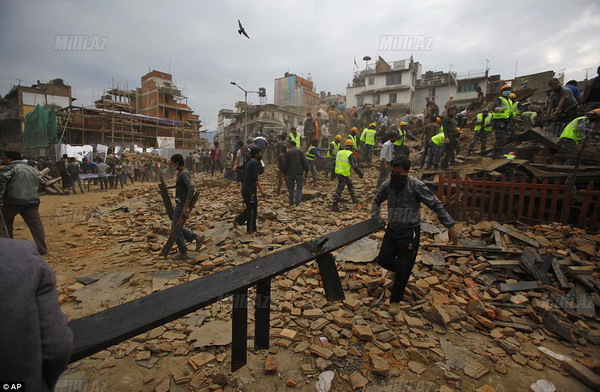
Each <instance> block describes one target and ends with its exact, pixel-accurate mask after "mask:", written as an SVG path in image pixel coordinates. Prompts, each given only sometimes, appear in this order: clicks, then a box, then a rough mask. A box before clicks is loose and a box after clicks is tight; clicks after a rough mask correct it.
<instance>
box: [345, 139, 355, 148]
mask: <svg viewBox="0 0 600 392" xmlns="http://www.w3.org/2000/svg"><path fill="white" fill-rule="evenodd" d="M346 145H347V146H353V145H354V142H353V141H352V140H350V139H346Z"/></svg>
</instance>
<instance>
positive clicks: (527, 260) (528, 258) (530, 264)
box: [521, 247, 552, 285]
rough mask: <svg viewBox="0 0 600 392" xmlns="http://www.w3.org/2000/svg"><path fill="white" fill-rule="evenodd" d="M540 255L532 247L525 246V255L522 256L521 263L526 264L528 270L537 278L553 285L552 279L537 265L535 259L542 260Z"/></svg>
mask: <svg viewBox="0 0 600 392" xmlns="http://www.w3.org/2000/svg"><path fill="white" fill-rule="evenodd" d="M541 260H542V259H541V258H540V255H539V254H538V253H537V252H536V251H535V250H534V249H532V248H529V247H527V248H525V250H523V256H522V257H521V264H523V266H525V268H526V269H527V272H529V273H530V274H531V276H533V278H534V279H535V280H541V281H542V282H543V283H544V284H547V285H551V284H552V281H551V280H550V279H549V278H548V276H547V275H546V274H542V273H541V272H540V270H539V269H538V268H537V267H536V266H535V261H541Z"/></svg>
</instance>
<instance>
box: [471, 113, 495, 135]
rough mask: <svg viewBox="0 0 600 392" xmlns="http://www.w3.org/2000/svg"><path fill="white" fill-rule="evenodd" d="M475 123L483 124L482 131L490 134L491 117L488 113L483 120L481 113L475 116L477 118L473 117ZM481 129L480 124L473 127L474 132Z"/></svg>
mask: <svg viewBox="0 0 600 392" xmlns="http://www.w3.org/2000/svg"><path fill="white" fill-rule="evenodd" d="M475 122H478V123H480V122H483V130H484V131H487V132H490V131H491V130H492V125H491V123H492V115H491V114H489V113H488V115H487V116H486V117H485V120H483V113H479V114H478V115H477V117H475ZM480 129H481V124H477V125H475V126H474V127H473V130H474V131H479V130H480Z"/></svg>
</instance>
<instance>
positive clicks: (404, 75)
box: [346, 57, 421, 111]
mask: <svg viewBox="0 0 600 392" xmlns="http://www.w3.org/2000/svg"><path fill="white" fill-rule="evenodd" d="M420 78H421V64H419V63H418V62H415V61H413V59H412V57H411V58H410V59H407V60H400V61H393V62H392V63H391V64H389V63H387V62H386V61H385V60H384V59H383V58H382V57H379V59H378V60H377V62H376V64H375V68H369V67H368V66H367V68H366V69H365V70H363V71H360V72H358V73H356V74H355V76H354V79H353V81H352V84H351V85H350V86H348V87H347V88H346V105H347V107H348V108H351V107H353V106H362V105H363V104H366V103H368V104H371V105H373V106H375V109H376V110H378V109H379V108H383V107H385V105H387V104H391V105H392V110H393V111H397V110H405V109H410V108H411V107H412V105H413V100H414V98H415V97H414V95H415V88H416V85H417V82H418V81H419V79H420Z"/></svg>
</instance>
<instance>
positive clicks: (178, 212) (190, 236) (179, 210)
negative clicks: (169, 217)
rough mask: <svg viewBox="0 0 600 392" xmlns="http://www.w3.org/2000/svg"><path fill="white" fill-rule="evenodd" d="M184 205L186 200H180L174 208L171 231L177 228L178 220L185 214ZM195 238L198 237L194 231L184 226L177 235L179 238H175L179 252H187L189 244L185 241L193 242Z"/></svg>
mask: <svg viewBox="0 0 600 392" xmlns="http://www.w3.org/2000/svg"><path fill="white" fill-rule="evenodd" d="M184 206H185V202H179V203H177V204H176V205H175V208H174V209H173V221H172V222H171V231H173V230H175V226H176V225H177V221H178V220H179V218H181V216H182V215H183V207H184ZM195 239H196V234H195V233H194V232H193V231H191V230H189V229H186V228H185V227H184V228H182V229H181V232H180V233H179V235H178V236H177V239H176V240H175V243H176V244H177V249H178V250H179V253H186V252H187V245H186V243H185V242H186V241H187V242H192V241H194V240H195Z"/></svg>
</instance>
